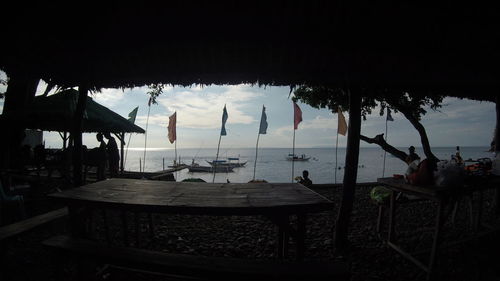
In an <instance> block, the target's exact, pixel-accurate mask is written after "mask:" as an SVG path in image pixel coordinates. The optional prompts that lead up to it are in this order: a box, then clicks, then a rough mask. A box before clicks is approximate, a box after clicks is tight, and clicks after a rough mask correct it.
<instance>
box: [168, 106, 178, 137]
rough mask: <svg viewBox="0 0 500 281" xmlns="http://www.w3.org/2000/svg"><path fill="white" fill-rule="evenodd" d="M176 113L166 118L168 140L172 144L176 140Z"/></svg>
mask: <svg viewBox="0 0 500 281" xmlns="http://www.w3.org/2000/svg"><path fill="white" fill-rule="evenodd" d="M176 126H177V112H174V114H172V116H170V117H168V140H169V141H170V143H174V141H175V140H177V128H176Z"/></svg>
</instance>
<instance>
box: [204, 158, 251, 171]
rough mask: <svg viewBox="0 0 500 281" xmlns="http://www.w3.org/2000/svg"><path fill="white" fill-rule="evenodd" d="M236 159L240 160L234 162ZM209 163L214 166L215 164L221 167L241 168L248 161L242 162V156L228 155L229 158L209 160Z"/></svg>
mask: <svg viewBox="0 0 500 281" xmlns="http://www.w3.org/2000/svg"><path fill="white" fill-rule="evenodd" d="M234 161H238V162H234ZM207 163H208V164H210V166H212V167H214V166H217V167H219V166H220V167H232V168H241V167H244V166H245V164H246V163H247V162H246V161H245V162H240V158H238V157H228V158H227V160H217V161H215V160H214V161H207Z"/></svg>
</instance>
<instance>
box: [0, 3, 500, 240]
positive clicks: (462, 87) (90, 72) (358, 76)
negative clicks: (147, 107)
mask: <svg viewBox="0 0 500 281" xmlns="http://www.w3.org/2000/svg"><path fill="white" fill-rule="evenodd" d="M5 10H7V11H9V13H6V14H5V20H4V22H5V25H6V26H5V28H4V31H5V32H4V33H3V37H4V38H5V41H6V43H5V44H3V45H2V47H4V48H5V49H6V50H5V51H3V52H0V68H1V69H3V70H4V71H6V72H7V74H8V76H9V78H10V79H11V80H10V81H9V89H8V91H7V93H6V101H5V107H4V109H5V110H6V109H8V108H12V109H15V105H12V106H11V105H10V104H9V103H10V101H9V99H11V98H10V97H9V96H11V97H12V100H14V99H15V98H16V97H20V98H19V99H21V98H22V97H24V96H26V94H23V93H24V92H25V89H28V88H29V84H28V83H26V81H28V82H29V81H32V80H34V79H39V78H43V79H44V80H45V81H48V82H52V83H54V84H56V85H60V86H67V87H73V86H79V90H80V93H81V95H80V96H81V97H84V96H86V94H87V92H88V90H89V89H99V88H104V87H106V88H119V87H134V86H143V85H149V84H151V83H164V84H172V85H183V86H190V85H193V84H202V85H210V84H218V85H221V84H240V83H249V84H257V85H270V86H272V85H289V86H290V87H291V88H293V87H294V86H295V85H301V84H308V85H323V86H325V85H326V86H329V87H335V88H340V89H343V90H346V92H347V91H348V92H349V96H350V104H349V108H350V112H349V116H350V118H349V123H350V124H349V131H348V143H347V153H346V167H347V168H346V173H345V174H344V190H351V193H350V195H348V196H343V198H344V199H345V201H346V202H347V201H350V204H351V208H352V198H353V196H354V192H353V190H354V187H355V183H356V175H357V166H358V165H357V161H358V156H359V139H360V127H361V117H360V115H361V110H360V107H361V101H362V97H365V96H370V95H374V94H376V93H377V92H379V91H384V90H385V89H389V90H391V91H398V92H401V93H403V92H412V93H427V94H428V93H431V94H436V95H447V96H455V97H461V98H471V99H476V100H488V101H495V100H496V101H497V112H498V113H497V120H498V121H499V122H498V124H500V106H499V104H498V103H499V102H498V98H497V95H498V89H499V88H500V83H499V81H500V80H499V79H498V77H500V68H499V67H498V65H499V62H500V45H499V42H500V38H499V37H500V33H499V32H498V29H499V27H500V24H499V23H500V22H499V21H498V10H497V9H494V8H493V7H489V6H488V5H482V4H471V3H468V2H465V3H459V2H457V1H455V2H450V1H443V2H439V3H433V5H432V7H430V6H429V5H426V4H422V3H420V2H412V3H404V2H401V3H397V4H394V3H391V2H387V3H379V2H375V1H373V2H372V3H368V4H365V5H359V4H357V3H351V2H349V1H342V0H333V1H328V0H318V1H204V2H199V3H193V2H191V1H169V2H168V5H166V6H164V7H157V6H154V5H150V4H145V3H144V4H140V3H135V2H133V3H131V4H127V3H125V2H123V3H120V4H114V5H112V6H109V7H106V6H105V5H100V6H95V5H84V6H77V7H76V9H75V8H74V7H73V6H72V8H71V11H69V12H59V11H57V9H53V7H50V4H47V3H43V4H38V5H37V4H32V5H24V4H23V6H22V7H18V8H13V9H10V10H9V8H8V7H6V9H5ZM75 11H78V12H79V13H76V12H75ZM89 17H91V19H92V20H90V21H89ZM187 17H188V18H189V20H186V18H187ZM30 21H31V22H30ZM61 23H64V24H61ZM41 31H45V32H41ZM124 40H126V42H125V43H124ZM15 85H18V86H15ZM83 100H84V99H83ZM13 103H14V102H12V103H11V104H13ZM77 113H78V110H77ZM75 124H76V123H75ZM498 126H500V125H497V127H498ZM74 128H75V129H74V130H75V132H77V131H78V129H79V126H78V124H77V125H75V127H74ZM497 134H498V135H500V127H498V128H497ZM499 139H500V137H499V138H497V140H499ZM496 147H497V148H499V147H500V145H497V146H496ZM499 149H500V148H499ZM75 163H77V161H76V160H75ZM75 165H77V164H75ZM75 178H76V177H75ZM75 182H76V181H75ZM346 194H347V193H346ZM344 199H343V200H344ZM351 208H348V209H346V212H345V213H344V212H340V215H339V217H345V218H347V219H348V218H349V216H350V211H351ZM345 214H347V215H345ZM338 225H339V224H337V226H338ZM345 228H346V229H347V226H345ZM345 233H346V231H344V237H345V239H347V238H346V237H347V236H346V235H345Z"/></svg>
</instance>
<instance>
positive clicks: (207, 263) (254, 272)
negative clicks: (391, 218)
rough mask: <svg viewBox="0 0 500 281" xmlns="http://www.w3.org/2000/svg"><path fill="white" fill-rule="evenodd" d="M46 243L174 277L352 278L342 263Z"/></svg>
mask: <svg viewBox="0 0 500 281" xmlns="http://www.w3.org/2000/svg"><path fill="white" fill-rule="evenodd" d="M43 244H44V245H45V246H47V247H49V248H51V249H54V250H56V251H59V252H61V253H66V254H70V255H73V256H75V257H76V258H77V259H79V260H80V261H84V260H91V261H95V262H100V263H106V264H110V265H114V266H119V267H125V268H130V269H135V270H142V271H148V272H155V273H162V274H166V275H168V276H170V277H171V278H172V277H173V278H174V279H173V280H187V279H189V280H226V279H228V280H273V281H274V280H330V281H333V280H349V279H350V270H349V267H348V265H347V264H346V263H343V262H307V263H305V262H300V263H299V262H286V261H279V260H275V261H264V260H250V259H235V258H220V257H202V256H194V255H182V254H170V253H162V252H155V251H150V250H144V249H136V248H129V247H116V246H105V245H103V244H102V243H99V242H95V241H91V240H87V239H82V238H72V237H69V236H55V237H52V238H49V239H47V240H45V241H44V242H43ZM84 267H85V266H83V267H81V268H84ZM77 274H78V275H79V277H80V278H82V277H83V276H85V274H86V273H84V272H78V273H77ZM94 277H95V276H94ZM89 278H92V276H89ZM169 280H170V279H169Z"/></svg>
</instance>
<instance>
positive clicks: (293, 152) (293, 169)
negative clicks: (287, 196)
mask: <svg viewBox="0 0 500 281" xmlns="http://www.w3.org/2000/svg"><path fill="white" fill-rule="evenodd" d="M294 125H295V123H294ZM294 172H295V128H294V129H293V146H292V183H293V173H294Z"/></svg>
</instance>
